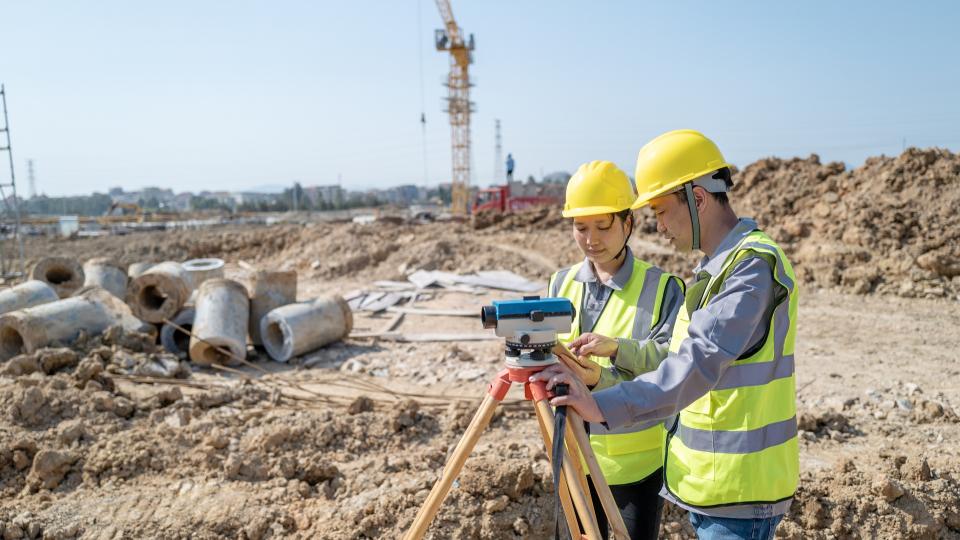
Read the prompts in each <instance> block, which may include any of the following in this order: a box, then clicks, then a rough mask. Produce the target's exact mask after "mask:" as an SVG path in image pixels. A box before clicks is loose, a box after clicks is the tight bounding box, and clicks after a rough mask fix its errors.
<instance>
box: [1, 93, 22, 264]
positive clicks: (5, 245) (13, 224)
mask: <svg viewBox="0 0 960 540" xmlns="http://www.w3.org/2000/svg"><path fill="white" fill-rule="evenodd" d="M0 101H2V102H3V127H2V128H0V133H4V134H6V136H7V145H6V146H0V151H4V150H6V152H7V157H8V158H9V161H10V182H9V183H0V199H2V200H3V209H2V215H0V278H2V279H3V280H4V281H6V280H9V279H11V278H18V277H22V276H25V275H26V271H25V270H24V267H23V237H22V236H20V201H19V200H18V199H17V180H16V175H15V174H14V171H13V149H12V147H11V145H10V120H9V119H8V118H7V91H6V89H5V88H4V86H3V85H2V84H0ZM4 188H10V195H9V196H7V193H6V191H5V190H4ZM11 252H12V253H13V254H12V255H11Z"/></svg>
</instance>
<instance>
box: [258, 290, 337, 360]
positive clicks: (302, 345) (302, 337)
mask: <svg viewBox="0 0 960 540" xmlns="http://www.w3.org/2000/svg"><path fill="white" fill-rule="evenodd" d="M351 329H353V313H352V312H351V311H350V306H348V305H347V302H346V300H344V299H343V298H342V297H341V296H338V295H331V296H321V297H320V298H317V299H316V300H313V301H312V302H303V303H299V304H290V305H288V306H283V307H278V308H277V309H274V310H273V311H271V312H270V313H267V316H266V317H264V318H263V319H262V320H261V321H260V335H261V336H262V337H263V346H264V348H266V349H267V354H269V355H270V358H273V359H274V360H276V361H277V362H286V361H288V360H290V359H291V358H293V357H295V356H299V355H301V354H303V353H306V352H310V351H312V350H315V349H319V348H320V347H323V346H324V345H327V344H329V343H332V342H334V341H339V340H341V339H343V338H345V337H346V336H347V334H349V333H350V330H351Z"/></svg>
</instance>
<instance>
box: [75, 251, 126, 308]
mask: <svg viewBox="0 0 960 540" xmlns="http://www.w3.org/2000/svg"><path fill="white" fill-rule="evenodd" d="M83 275H84V281H83V286H84V287H102V288H103V289H106V290H107V292H109V293H110V294H112V295H114V296H116V297H117V298H120V299H124V298H126V296H127V274H126V273H125V272H124V271H123V269H121V268H120V265H119V264H117V263H116V262H115V261H114V260H112V259H110V258H108V257H97V258H94V259H90V260H89V261H87V262H85V263H83Z"/></svg>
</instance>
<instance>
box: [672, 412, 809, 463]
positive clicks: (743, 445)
mask: <svg viewBox="0 0 960 540" xmlns="http://www.w3.org/2000/svg"><path fill="white" fill-rule="evenodd" d="M796 436H797V417H796V415H794V416H792V417H790V418H788V419H786V420H783V421H780V422H774V423H773V424H769V425H766V426H764V427H762V428H758V429H751V430H748V431H711V430H707V429H694V428H690V427H687V426H684V425H683V423H682V422H681V423H680V425H679V426H678V429H677V434H676V437H679V438H680V441H681V442H682V443H683V445H684V446H686V447H687V448H689V449H691V450H697V451H700V452H713V453H717V454H751V453H754V452H760V451H761V450H764V449H766V448H770V447H772V446H777V445H780V444H783V443H785V442H787V441H789V440H790V439H792V438H794V437H796Z"/></svg>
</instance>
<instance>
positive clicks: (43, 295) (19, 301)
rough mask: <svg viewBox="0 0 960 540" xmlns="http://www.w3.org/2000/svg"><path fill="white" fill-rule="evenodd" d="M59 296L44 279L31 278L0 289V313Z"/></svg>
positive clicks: (30, 305)
mask: <svg viewBox="0 0 960 540" xmlns="http://www.w3.org/2000/svg"><path fill="white" fill-rule="evenodd" d="M59 299H60V297H59V296H57V292H56V291H54V290H53V288H52V287H50V285H48V284H47V283H46V282H45V281H40V280H36V279H32V280H30V281H25V282H23V283H21V284H19V285H16V286H14V287H11V288H9V289H4V290H2V291H0V313H7V312H9V311H16V310H18V309H24V308H28V307H33V306H39V305H40V304H49V303H50V302H56V301H57V300H59Z"/></svg>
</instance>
